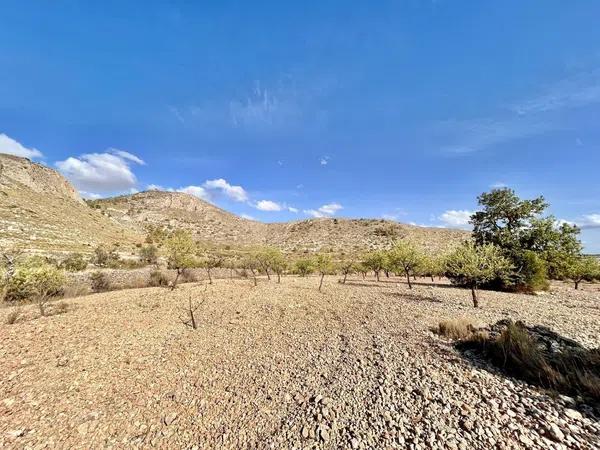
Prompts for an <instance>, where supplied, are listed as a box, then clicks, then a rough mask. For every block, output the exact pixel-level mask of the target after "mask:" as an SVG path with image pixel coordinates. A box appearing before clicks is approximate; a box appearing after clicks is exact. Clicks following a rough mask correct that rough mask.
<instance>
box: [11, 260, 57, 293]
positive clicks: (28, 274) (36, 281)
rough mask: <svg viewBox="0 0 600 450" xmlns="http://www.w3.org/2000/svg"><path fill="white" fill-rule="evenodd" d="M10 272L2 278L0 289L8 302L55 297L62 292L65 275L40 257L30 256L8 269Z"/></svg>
mask: <svg viewBox="0 0 600 450" xmlns="http://www.w3.org/2000/svg"><path fill="white" fill-rule="evenodd" d="M10 270H11V271H12V274H11V275H10V276H4V277H3V278H2V280H3V281H2V286H0V289H1V290H2V292H4V300H6V301H8V302H15V301H22V300H33V301H38V300H39V299H40V298H41V297H42V296H43V297H55V296H58V295H61V294H62V290H63V286H64V284H65V276H64V273H63V271H62V270H60V269H58V268H57V267H56V266H54V265H52V264H49V263H47V262H45V260H44V259H42V258H35V257H31V258H28V259H25V260H23V261H21V262H18V263H16V265H15V266H14V267H13V268H11V269H10Z"/></svg>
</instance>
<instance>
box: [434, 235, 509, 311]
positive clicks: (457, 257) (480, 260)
mask: <svg viewBox="0 0 600 450" xmlns="http://www.w3.org/2000/svg"><path fill="white" fill-rule="evenodd" d="M445 266H446V267H445V269H446V276H447V277H448V278H450V280H451V281H452V283H453V284H456V285H460V286H465V287H468V288H470V289H471V296H472V298H473V306H474V307H475V308H477V307H479V299H478V297H477V288H478V287H479V286H480V285H482V284H485V283H487V282H489V281H490V280H493V279H496V278H503V277H505V276H507V274H508V273H509V272H510V271H511V270H512V264H511V261H510V260H509V259H508V258H506V257H505V256H504V255H503V254H502V250H501V249H500V248H498V247H497V246H495V245H494V244H483V245H475V244H474V243H473V242H466V243H465V244H463V245H461V246H460V247H457V248H456V249H455V250H454V251H453V252H451V253H450V254H449V255H448V256H447V258H446V264H445Z"/></svg>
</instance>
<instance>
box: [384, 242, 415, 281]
mask: <svg viewBox="0 0 600 450" xmlns="http://www.w3.org/2000/svg"><path fill="white" fill-rule="evenodd" d="M388 258H389V260H390V264H391V265H392V266H393V267H395V268H396V269H397V270H398V269H399V270H401V271H403V272H404V274H405V275H406V282H407V283H408V287H409V288H410V289H412V283H411V282H410V276H411V274H413V275H414V273H415V271H416V270H417V268H418V267H419V264H421V262H422V261H423V255H422V253H421V252H420V251H419V249H417V247H416V246H415V245H414V244H412V243H411V242H410V241H407V240H405V239H403V240H401V241H398V242H396V244H395V245H394V248H392V250H390V251H389V253H388Z"/></svg>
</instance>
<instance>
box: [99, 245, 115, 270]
mask: <svg viewBox="0 0 600 450" xmlns="http://www.w3.org/2000/svg"><path fill="white" fill-rule="evenodd" d="M120 262H121V257H120V256H119V254H118V253H117V248H116V247H114V246H113V247H111V248H106V247H105V246H102V245H101V246H98V247H96V249H95V250H94V257H93V259H92V263H93V264H94V265H95V266H96V267H102V268H117V267H119V264H120Z"/></svg>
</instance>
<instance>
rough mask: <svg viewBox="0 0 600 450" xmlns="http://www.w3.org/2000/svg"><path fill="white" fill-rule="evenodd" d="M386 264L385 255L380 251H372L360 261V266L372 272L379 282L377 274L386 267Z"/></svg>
mask: <svg viewBox="0 0 600 450" xmlns="http://www.w3.org/2000/svg"><path fill="white" fill-rule="evenodd" d="M387 262H388V260H387V258H386V254H385V253H384V252H382V251H374V252H370V253H367V254H366V255H365V257H364V258H363V260H362V264H363V265H364V267H366V268H368V269H369V270H372V271H373V273H375V278H377V281H379V274H380V273H381V271H382V270H383V269H384V267H386V263H387Z"/></svg>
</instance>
